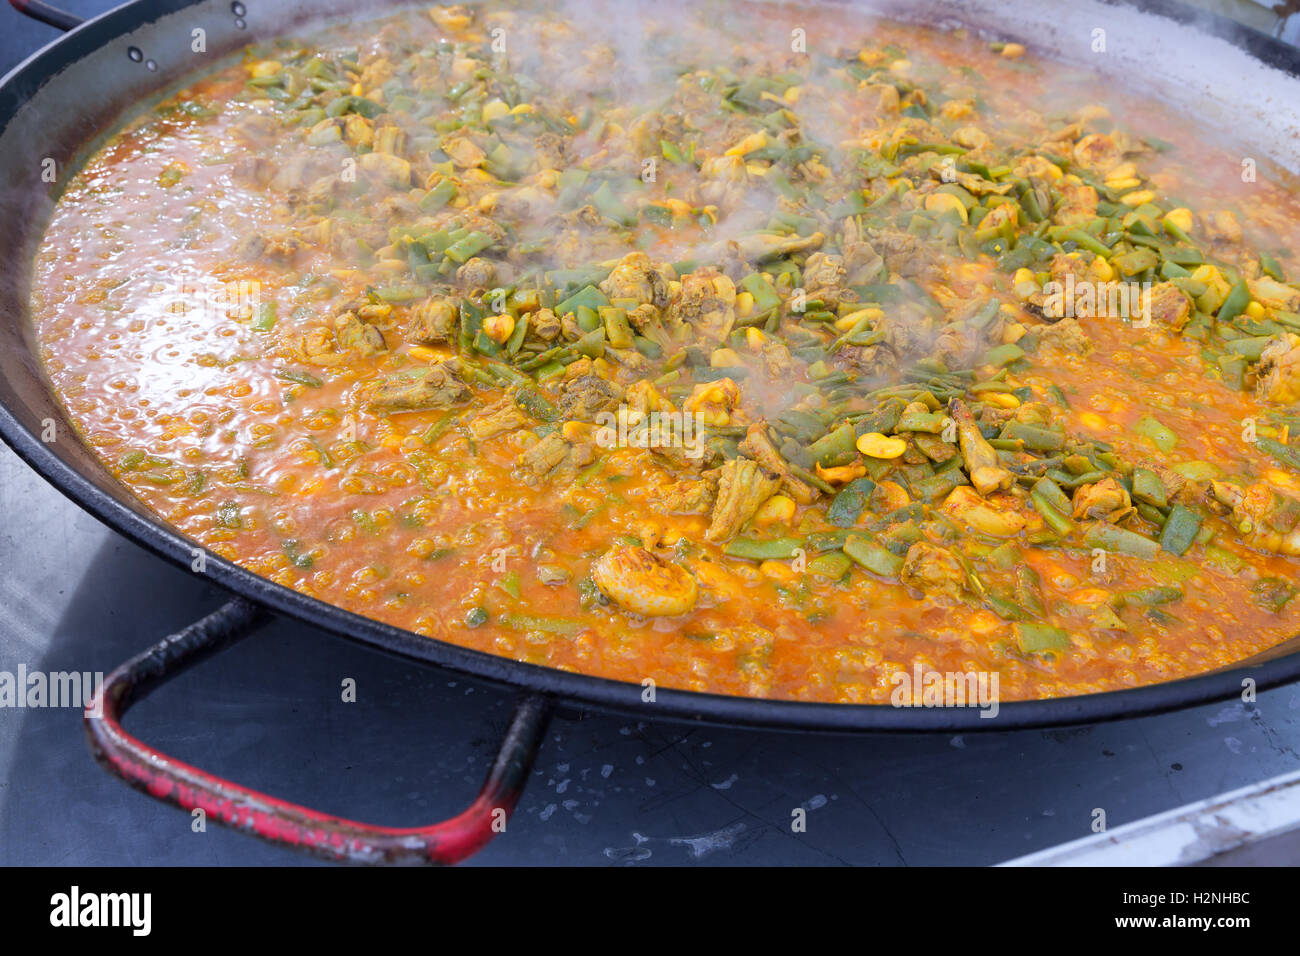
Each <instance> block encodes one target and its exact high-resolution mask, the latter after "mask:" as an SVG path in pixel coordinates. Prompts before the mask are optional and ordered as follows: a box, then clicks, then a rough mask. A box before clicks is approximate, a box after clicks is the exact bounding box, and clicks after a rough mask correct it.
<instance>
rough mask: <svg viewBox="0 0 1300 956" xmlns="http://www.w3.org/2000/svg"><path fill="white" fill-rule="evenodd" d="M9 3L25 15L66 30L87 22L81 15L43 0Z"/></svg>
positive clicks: (17, 0) (16, 0)
mask: <svg viewBox="0 0 1300 956" xmlns="http://www.w3.org/2000/svg"><path fill="white" fill-rule="evenodd" d="M9 3H10V4H11V5H12V6H13V8H14V9H15V10H17V11H18V12H19V13H21V14H22V15H23V16H25V17H31V18H32V19H33V20H39V21H41V23H46V24H49V25H50V26H52V27H55V28H57V29H59V30H63V31H65V32H66V31H68V30H71V29H73V28H74V27H79V26H81V25H82V24H83V23H85V22H86V21H85V20H83V19H82V18H81V17H79V16H76V15H75V14H71V13H68V12H67V11H66V10H60V9H59V8H58V7H52V6H50V5H49V4H48V3H41V0H9Z"/></svg>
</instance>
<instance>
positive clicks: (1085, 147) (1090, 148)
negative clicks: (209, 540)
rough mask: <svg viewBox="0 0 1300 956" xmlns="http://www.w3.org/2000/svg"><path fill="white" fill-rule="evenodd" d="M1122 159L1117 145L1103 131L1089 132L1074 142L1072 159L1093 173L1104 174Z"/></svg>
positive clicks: (1122, 154)
mask: <svg viewBox="0 0 1300 956" xmlns="http://www.w3.org/2000/svg"><path fill="white" fill-rule="evenodd" d="M1123 159H1124V153H1123V151H1122V150H1121V149H1120V148H1119V145H1118V144H1117V143H1116V142H1115V141H1114V140H1113V139H1111V138H1110V137H1109V136H1107V135H1106V134H1105V133H1091V134H1089V135H1087V136H1085V137H1083V139H1081V140H1079V141H1078V142H1077V143H1075V144H1074V161H1075V162H1076V163H1078V164H1079V165H1080V166H1082V167H1083V168H1084V169H1088V170H1091V171H1092V172H1095V173H1101V174H1102V175H1105V174H1106V173H1108V172H1110V171H1111V170H1112V169H1114V168H1115V167H1116V166H1118V165H1119V164H1120V162H1121V161H1122V160H1123Z"/></svg>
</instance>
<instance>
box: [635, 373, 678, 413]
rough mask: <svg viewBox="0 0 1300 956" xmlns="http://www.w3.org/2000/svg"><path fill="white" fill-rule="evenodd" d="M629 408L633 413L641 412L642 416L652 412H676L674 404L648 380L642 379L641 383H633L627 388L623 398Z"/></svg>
mask: <svg viewBox="0 0 1300 956" xmlns="http://www.w3.org/2000/svg"><path fill="white" fill-rule="evenodd" d="M623 400H624V401H625V402H626V403H627V407H628V408H629V409H632V410H633V411H637V412H640V413H641V414H642V415H648V414H650V413H651V412H675V411H676V410H677V409H676V408H674V407H673V403H672V402H670V401H669V400H668V399H666V398H664V396H663V395H662V394H661V393H660V392H659V389H657V388H655V386H654V383H653V382H651V381H649V380H648V379H642V380H641V381H639V382H633V383H632V384H631V385H629V386H628V387H627V392H626V393H625V394H624V396H623Z"/></svg>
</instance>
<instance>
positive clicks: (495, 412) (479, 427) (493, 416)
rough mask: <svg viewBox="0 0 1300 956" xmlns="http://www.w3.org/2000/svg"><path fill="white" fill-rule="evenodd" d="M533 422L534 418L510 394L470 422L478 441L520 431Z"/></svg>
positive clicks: (471, 431) (471, 430)
mask: <svg viewBox="0 0 1300 956" xmlns="http://www.w3.org/2000/svg"><path fill="white" fill-rule="evenodd" d="M532 423H533V419H532V417H531V416H530V415H528V414H527V413H526V412H525V411H524V410H523V409H522V408H520V407H519V406H518V405H516V404H515V401H514V399H513V398H510V397H509V396H507V397H505V398H502V399H501V400H499V401H497V402H494V403H493V404H491V405H489V406H488V407H486V408H484V409H483V410H482V411H481V412H479V413H478V414H477V415H475V416H474V420H473V421H471V422H470V423H469V431H470V434H471V435H473V436H474V438H475V439H476V440H477V441H486V440H487V439H489V438H495V437H496V436H497V435H501V434H503V433H505V432H513V431H518V430H519V429H520V428H524V427H526V426H528V425H531V424H532Z"/></svg>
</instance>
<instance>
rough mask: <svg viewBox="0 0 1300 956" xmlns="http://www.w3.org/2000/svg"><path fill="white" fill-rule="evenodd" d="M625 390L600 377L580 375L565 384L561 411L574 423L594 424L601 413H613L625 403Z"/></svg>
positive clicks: (561, 393) (561, 396)
mask: <svg viewBox="0 0 1300 956" xmlns="http://www.w3.org/2000/svg"><path fill="white" fill-rule="evenodd" d="M623 396H624V392H623V389H622V388H621V387H620V386H619V385H617V384H615V383H614V382H611V381H608V380H607V379H603V378H601V377H600V376H599V375H580V376H578V377H577V378H574V379H572V380H570V381H568V382H565V383H564V388H563V389H562V390H561V392H560V411H561V412H562V413H563V414H564V417H565V418H567V419H570V420H572V421H579V422H594V421H595V420H596V418H597V416H598V415H600V413H601V412H612V411H613V410H614V409H616V408H618V406H619V404H620V403H621V402H622V401H623Z"/></svg>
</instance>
